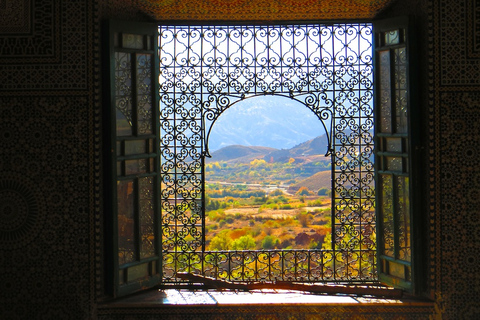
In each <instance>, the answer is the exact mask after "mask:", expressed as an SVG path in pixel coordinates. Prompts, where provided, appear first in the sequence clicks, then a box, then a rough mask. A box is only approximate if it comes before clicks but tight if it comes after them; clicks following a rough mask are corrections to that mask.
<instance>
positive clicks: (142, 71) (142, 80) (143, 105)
mask: <svg viewBox="0 0 480 320" xmlns="http://www.w3.org/2000/svg"><path fill="white" fill-rule="evenodd" d="M151 73H152V56H151V55H150V54H139V55H137V121H138V124H137V125H138V129H137V130H138V133H139V134H149V133H152V132H153V131H152V128H153V126H152V121H153V118H152V79H151Z"/></svg>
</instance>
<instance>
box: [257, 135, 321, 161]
mask: <svg viewBox="0 0 480 320" xmlns="http://www.w3.org/2000/svg"><path fill="white" fill-rule="evenodd" d="M327 151H328V143H327V137H326V136H325V135H321V136H319V137H316V138H314V139H310V140H308V141H305V142H302V143H300V144H298V145H296V146H294V147H293V148H290V149H281V150H275V151H273V152H270V153H269V154H267V155H266V156H265V157H264V159H265V161H272V160H273V162H286V161H288V159H290V158H297V157H306V156H312V155H324V154H325V153H327Z"/></svg>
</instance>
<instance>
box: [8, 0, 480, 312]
mask: <svg viewBox="0 0 480 320" xmlns="http://www.w3.org/2000/svg"><path fill="white" fill-rule="evenodd" d="M151 2H152V1H146V0H145V1H133V0H131V1H126V0H125V1H121V0H116V1H114V0H110V1H98V0H88V1H82V2H79V1H74V0H64V1H54V0H43V1H34V0H15V1H12V0H4V1H0V68H1V72H0V146H1V147H0V301H1V302H0V318H1V319H55V318H56V319H96V318H101V319H127V318H128V319H131V318H135V319H137V318H143V319H150V318H155V313H158V314H157V316H159V315H160V316H163V317H167V316H169V317H170V318H178V319H180V318H187V316H188V317H189V318H192V319H193V318H205V319H207V318H210V317H211V314H212V313H216V316H217V317H218V318H232V317H233V315H234V314H235V313H237V312H238V311H239V310H240V309H225V310H223V311H222V312H218V310H217V309H198V308H197V309H189V310H185V309H183V310H176V311H173V310H163V311H160V310H156V311H155V310H152V309H135V310H129V311H128V312H125V311H119V310H114V309H101V310H99V309H98V303H97V302H98V299H99V297H100V296H101V292H102V281H101V265H102V259H101V256H102V255H101V236H100V227H101V221H102V203H101V166H100V154H101V139H102V138H101V135H100V127H101V118H100V112H101V103H100V99H101V89H100V87H101V81H100V36H99V35H100V32H99V27H100V20H101V19H104V18H113V17H115V18H122V19H131V20H137V19H143V20H148V19H151V18H152V17H157V18H158V17H159V16H158V15H159V14H163V16H161V18H162V19H167V18H170V20H171V19H174V18H178V19H184V20H188V19H189V18H190V19H201V18H202V17H204V18H205V19H208V14H210V18H211V17H212V12H215V11H214V10H215V8H218V10H220V12H221V14H222V16H220V15H219V16H217V17H223V18H225V19H233V18H235V17H237V19H244V18H248V19H249V20H252V19H255V18H258V19H266V20H278V19H280V18H281V19H287V18H288V19H290V20H295V19H314V18H322V15H328V14H329V13H328V12H327V11H328V10H327V11H325V10H326V9H325V8H326V7H325V6H324V5H325V4H326V3H327V2H323V1H308V0H302V4H305V7H306V8H309V10H308V12H307V13H306V11H305V10H303V9H302V8H303V7H304V6H298V7H299V8H297V9H294V8H296V6H295V5H291V6H290V5H289V6H287V5H285V3H287V4H288V3H290V2H288V1H287V2H279V1H267V0H263V1H260V2H257V5H256V6H255V7H253V6H252V5H251V3H253V2H251V1H242V0H235V1H221V0H218V1H217V0H209V1H205V2H203V1H199V2H198V3H202V6H191V7H190V8H189V9H190V11H189V10H186V9H185V8H183V9H182V8H181V7H179V4H180V3H182V2H181V1H157V3H158V4H161V5H163V6H165V7H164V8H163V13H158V12H160V11H158V8H157V7H158V5H155V6H153V7H152V4H151ZM380 2H381V1H380ZM380 2H379V1H360V0H357V1H347V2H346V3H348V4H350V6H351V7H350V8H353V7H355V6H360V5H365V4H375V3H380ZM388 2H389V1H384V3H388ZM280 3H283V5H281V4H280ZM292 3H293V2H292ZM332 3H333V2H332ZM136 8H142V10H143V11H142V10H137V9H136ZM155 8H157V9H155ZM192 8H193V9H192ZM195 8H197V9H198V10H197V9H195ZM242 8H247V9H248V10H250V11H249V12H250V13H249V15H246V14H245V12H247V11H248V10H247V11H245V10H242ZM252 8H255V10H256V11H255V10H254V11H252V10H253V9H252ZM272 8H273V9H278V10H280V11H278V10H277V11H275V10H272ZM344 8H347V7H345V6H344ZM200 9H201V10H204V11H202V12H200V11H199V10H200ZM205 10H206V11H205ZM293 10H295V11H293ZM322 10H324V11H322ZM329 10H337V13H338V12H339V11H338V10H339V9H338V7H337V9H334V8H333V9H332V8H331V9H329ZM354 11H355V10H353V11H352V10H350V11H348V12H347V11H345V12H344V13H343V14H344V17H345V18H346V17H348V14H352V12H354ZM166 12H168V14H169V15H171V16H169V17H166V16H165V15H166ZM239 12H240V13H239ZM279 12H280V13H281V15H279ZM406 13H407V14H408V13H409V14H413V15H415V16H416V17H417V20H418V21H419V22H420V28H419V31H420V32H419V38H420V39H421V43H420V44H419V49H420V53H421V54H420V58H419V62H420V64H419V70H420V72H419V79H420V86H419V88H420V90H421V92H420V93H421V101H422V103H421V106H422V114H423V115H424V124H425V126H424V128H425V129H424V135H425V137H424V139H425V142H426V143H425V145H426V149H425V152H426V155H427V156H426V160H425V170H424V174H425V178H426V179H425V180H426V182H425V190H426V191H427V192H426V198H427V205H426V206H425V212H426V216H427V218H428V221H427V225H426V226H425V238H426V239H427V241H428V245H427V246H428V252H427V256H428V281H427V282H428V283H427V284H428V287H427V291H428V295H429V296H431V297H433V298H434V299H435V301H436V311H437V314H434V315H431V317H432V318H434V317H438V318H443V319H475V318H480V307H479V306H478V302H477V301H475V299H476V297H478V296H480V292H479V291H480V274H479V273H478V271H477V270H478V265H479V264H480V258H479V257H478V252H479V251H480V219H479V216H480V212H479V211H480V210H479V199H480V169H479V168H480V160H479V158H478V154H479V152H480V150H479V148H480V93H479V92H480V76H479V74H480V1H479V0H435V1H434V0H423V1H415V0H408V1H398V3H397V4H394V6H393V7H390V8H389V9H388V10H387V11H386V12H384V13H383V15H385V16H388V15H392V14H406ZM309 14H310V15H309ZM338 14H340V13H338ZM353 14H355V13H353ZM357 14H358V12H357ZM279 17H280V18H279ZM242 310H243V311H245V313H244V314H243V315H239V314H235V316H236V317H237V318H239V319H242V318H243V319H249V318H265V319H267V318H268V319H284V318H288V317H287V315H288V316H289V319H312V318H325V319H327V318H332V317H334V316H339V317H341V318H350V317H351V316H352V315H355V316H357V318H359V319H369V318H372V317H374V315H377V316H378V317H380V318H392V319H395V318H397V319H413V318H419V319H420V318H425V317H426V314H425V312H426V311H425V310H426V309H425V308H423V309H422V308H417V309H416V308H407V307H401V308H396V307H393V306H390V307H386V306H377V307H375V308H371V307H368V308H364V309H360V311H357V310H352V309H349V308H345V307H338V306H331V307H329V308H322V309H319V308H315V307H308V308H307V307H304V308H299V307H285V308H283V309H281V310H276V311H272V310H271V309H269V308H265V307H260V308H257V309H249V308H247V309H242ZM190 312H193V313H197V315H198V317H195V316H193V315H192V313H190ZM139 314H142V315H141V316H140V315H139Z"/></svg>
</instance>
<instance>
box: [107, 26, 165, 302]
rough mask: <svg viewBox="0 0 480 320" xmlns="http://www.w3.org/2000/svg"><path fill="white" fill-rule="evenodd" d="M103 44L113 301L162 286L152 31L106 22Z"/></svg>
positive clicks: (155, 34) (154, 30)
mask: <svg viewBox="0 0 480 320" xmlns="http://www.w3.org/2000/svg"><path fill="white" fill-rule="evenodd" d="M104 39H105V41H104V43H105V45H106V46H107V47H108V48H106V49H107V50H106V51H105V53H107V54H106V59H104V62H105V65H106V66H108V72H106V73H104V75H105V77H106V78H107V79H104V80H106V81H105V82H106V83H108V87H106V88H105V89H106V90H104V92H105V94H106V100H107V101H106V104H105V120H107V119H109V120H110V121H105V122H106V123H107V122H108V123H107V124H106V131H107V133H106V137H108V136H110V140H109V142H108V143H107V144H108V148H105V150H104V151H105V153H106V161H105V164H106V165H107V164H109V165H110V170H108V173H107V177H106V181H105V184H106V185H108V188H107V190H106V192H105V193H106V208H105V215H106V217H107V219H106V222H105V243H106V260H107V263H106V265H107V269H108V270H106V275H108V276H107V278H108V279H107V291H109V293H110V294H111V295H113V296H114V297H118V296H123V295H126V294H129V293H132V292H135V291H138V290H141V289H144V288H148V287H152V286H153V285H155V284H158V283H159V282H160V280H161V239H160V238H161V230H160V227H159V226H160V223H159V214H160V204H159V199H160V197H159V189H160V175H159V170H158V169H159V168H158V167H159V156H160V155H159V147H158V146H159V122H158V119H159V117H158V113H159V111H158V103H159V101H158V66H159V63H158V28H157V26H156V25H153V24H132V23H130V22H128V23H122V22H116V21H110V22H109V23H108V25H107V26H106V28H105V37H104ZM106 140H108V139H106Z"/></svg>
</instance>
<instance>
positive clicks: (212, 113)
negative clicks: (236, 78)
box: [204, 94, 333, 157]
mask: <svg viewBox="0 0 480 320" xmlns="http://www.w3.org/2000/svg"><path fill="white" fill-rule="evenodd" d="M274 95H275V96H280V97H285V98H287V99H292V100H294V101H296V102H298V103H299V104H300V105H303V106H304V107H307V108H308V109H309V110H310V111H312V112H313V113H314V114H315V116H316V117H317V119H318V120H319V121H320V123H321V124H322V129H323V132H325V136H326V137H327V149H326V150H325V156H329V155H330V154H331V151H332V148H331V141H332V132H333V131H332V130H331V129H330V128H332V117H331V109H330V108H327V107H323V108H318V107H315V106H312V105H308V104H307V102H303V101H299V100H297V99H296V98H295V97H292V96H283V95H276V94H274ZM259 96H264V95H252V96H249V97H245V98H242V99H238V100H236V101H234V102H231V103H230V104H229V105H228V106H227V107H225V108H224V109H223V110H221V111H220V113H217V110H212V109H206V112H205V116H204V117H205V119H204V123H207V125H206V129H205V132H206V134H205V142H204V145H205V150H204V156H206V157H211V155H210V149H209V143H208V142H209V138H210V133H211V131H212V128H213V125H214V124H215V122H216V121H217V119H218V118H219V117H220V116H221V115H222V113H223V112H225V111H226V110H227V109H229V108H230V107H232V106H234V105H235V104H238V103H239V102H242V101H245V100H247V99H253V98H255V97H259ZM307 101H308V100H307ZM328 122H330V123H328ZM327 123H328V124H327Z"/></svg>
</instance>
